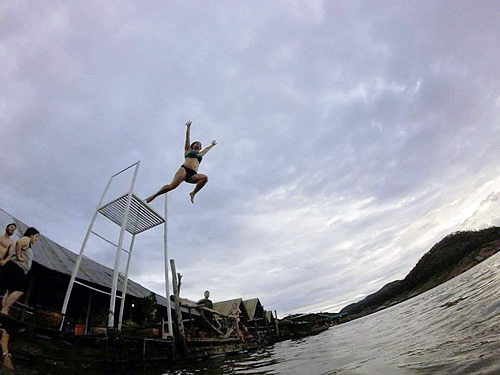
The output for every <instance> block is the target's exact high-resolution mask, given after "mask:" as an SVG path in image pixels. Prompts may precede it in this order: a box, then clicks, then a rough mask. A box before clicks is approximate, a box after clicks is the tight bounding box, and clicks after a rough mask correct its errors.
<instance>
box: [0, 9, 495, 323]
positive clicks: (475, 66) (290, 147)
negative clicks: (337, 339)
mask: <svg viewBox="0 0 500 375" xmlns="http://www.w3.org/2000/svg"><path fill="white" fill-rule="evenodd" d="M499 8H500V4H499V3H498V2H495V1H477V2H474V3H472V2H454V3H452V2H445V1H441V2H433V3H429V2H418V3H415V2H396V3H395V2H376V3H375V2H363V1H358V2H347V1H346V2H335V3H332V2H322V1H314V2H307V4H305V3H303V2H298V1H281V2H272V3H268V2H239V3H234V2H208V3H207V2H189V3H186V2H176V1H172V2H152V3H149V4H148V5H147V6H146V5H144V4H139V3H136V2H114V1H108V2H105V3H103V2H71V3H66V2H57V1H54V2H50V3H46V2H44V3H36V4H33V3H28V2H14V1H12V2H8V1H7V2H3V3H2V5H0V25H1V26H0V54H1V58H2V62H3V63H2V66H3V69H2V70H1V71H0V84H1V87H2V89H1V90H0V124H1V127H2V133H3V142H2V147H0V156H1V158H2V161H3V167H2V168H1V172H2V173H1V176H2V178H1V180H0V192H1V195H0V196H1V197H2V198H1V200H0V204H1V207H2V208H3V209H5V210H6V211H7V212H9V213H10V214H12V215H14V216H16V217H18V218H19V219H21V220H23V221H24V222H26V223H28V224H29V225H35V226H37V227H39V229H40V230H41V231H42V232H43V233H44V234H45V235H47V236H49V237H50V238H51V239H53V240H55V241H56V242H59V243H61V244H62V245H64V246H66V247H68V248H70V249H72V250H73V251H78V249H79V247H80V245H81V241H82V239H83V236H84V233H85V230H86V228H87V225H88V221H89V220H90V217H91V215H92V210H93V209H94V208H95V205H96V204H97V201H98V199H99V196H100V194H101V192H102V189H103V188H104V185H105V183H106V181H107V179H108V177H109V176H110V175H111V174H113V173H115V172H117V171H118V170H120V169H122V168H123V167H125V166H126V165H129V164H131V163H133V162H135V161H136V160H141V161H142V165H141V170H140V173H139V181H138V187H137V190H136V191H137V193H138V194H139V195H140V196H144V197H145V196H147V195H149V194H151V192H152V191H154V190H156V189H158V187H160V186H161V185H163V184H165V183H167V182H169V180H170V179H171V178H172V176H173V173H174V172H175V170H176V168H178V166H179V165H180V164H181V163H182V161H183V155H182V153H183V137H184V131H185V127H184V125H183V124H184V122H185V121H186V120H187V119H191V120H193V128H192V137H193V139H200V140H201V141H202V142H203V144H204V145H207V144H208V143H209V141H210V140H211V139H217V141H218V145H217V146H216V147H215V148H214V149H213V150H212V151H210V153H209V154H208V155H207V156H206V158H205V160H204V161H203V163H202V165H201V169H200V172H202V173H206V174H207V175H208V176H209V183H208V185H207V186H206V187H205V188H204V190H202V191H201V192H200V194H199V196H198V198H197V202H196V204H195V205H191V204H190V203H189V201H188V192H189V191H190V189H191V186H186V185H182V186H181V187H179V188H178V189H177V190H176V191H174V192H172V193H171V194H170V196H169V205H170V206H169V209H170V215H169V248H170V252H171V254H170V255H171V256H172V257H174V258H175V259H176V262H177V267H178V270H179V271H180V272H181V273H183V274H184V275H185V277H184V280H183V281H184V285H183V294H184V295H185V296H186V297H188V298H193V299H198V298H201V295H202V294H203V291H204V290H205V289H210V290H211V292H212V296H213V298H214V300H222V299H226V298H233V297H238V296H242V297H244V298H252V297H255V296H258V297H260V298H261V300H262V302H263V304H264V305H265V307H266V308H268V309H277V310H278V312H279V313H280V314H284V313H288V312H293V311H306V310H321V309H331V310H332V309H338V308H341V307H342V306H344V305H346V304H347V303H349V302H352V301H354V300H356V299H360V298H361V297H362V296H364V295H366V294H368V293H371V292H373V291H375V290H377V289H378V288H380V287H381V286H382V285H384V284H385V283H387V282H389V281H392V280H394V279H396V278H400V277H403V276H404V275H405V274H406V273H407V272H408V271H409V270H410V269H411V268H412V267H413V265H414V264H415V263H416V261H417V260H418V259H419V258H420V257H421V256H422V255H423V253H424V252H425V251H427V250H428V249H429V248H430V247H431V246H432V245H433V244H434V243H435V242H437V241H439V240H440V239H441V238H442V237H443V236H445V235H446V234H448V233H450V232H453V231H456V230H464V229H479V228H483V227H487V226H490V225H500V217H499V214H498V212H500V210H499V199H498V197H499V196H500V191H499V185H500V179H499V177H498V176H499V172H500V170H499V167H498V156H499V154H498V149H499V146H500V141H499V139H500V136H499V135H500V134H499V133H500V124H499V118H500V117H499V113H500V77H499V75H498V66H499V64H500V48H499V47H500V40H499V36H498V35H499V33H498V31H499V29H498V25H499V24H500V22H499V21H500V19H499V18H500V16H499V15H500V9H499ZM124 189H125V188H124ZM117 193H121V192H119V189H118V190H117ZM153 206H154V207H156V208H160V207H161V203H160V202H155V203H154V204H153ZM110 230H111V229H110ZM137 246H138V249H139V250H138V251H137V252H136V253H135V254H134V259H133V266H132V267H133V269H132V277H133V278H134V280H136V281H138V282H140V283H142V284H144V285H145V286H146V287H150V288H152V289H154V290H155V291H156V292H158V293H162V291H163V270H162V265H163V262H162V261H161V257H162V247H161V231H151V233H148V234H144V238H141V239H140V241H139V242H138V244H137ZM88 255H89V256H90V257H92V258H94V259H96V260H97V261H100V262H103V263H105V264H107V265H111V263H112V262H111V259H112V258H113V256H114V254H113V252H112V251H110V250H109V249H106V248H105V247H103V246H100V245H98V244H96V245H95V246H94V247H93V249H92V250H91V252H90V254H88Z"/></svg>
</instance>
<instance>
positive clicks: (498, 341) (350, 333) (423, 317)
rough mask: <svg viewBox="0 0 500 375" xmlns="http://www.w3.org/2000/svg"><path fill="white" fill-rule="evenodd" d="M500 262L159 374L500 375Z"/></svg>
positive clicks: (489, 262) (491, 260) (499, 257)
mask: <svg viewBox="0 0 500 375" xmlns="http://www.w3.org/2000/svg"><path fill="white" fill-rule="evenodd" d="M499 271H500V254H497V255H495V256H493V257H490V258H489V259H487V260H485V261H484V262H483V263H481V264H479V265H477V266H476V267H474V268H472V269H470V270H469V271H467V272H465V273H463V274H462V275H460V276H458V277H456V278H454V279H452V280H450V281H448V282H447V283H444V284H442V285H440V286H438V287H436V288H434V289H431V290H430V291H428V292H426V293H424V294H421V295H419V296H418V297H415V298H413V299H411V300H408V301H406V302H404V303H401V304H399V305H396V306H393V307H391V308H389V309H386V310H383V311H380V312H378V313H375V314H372V315H369V316H366V317H364V318H361V319H358V320H354V321H352V322H349V323H346V324H342V325H339V326H336V327H333V328H331V329H329V330H328V331H326V332H323V333H321V334H319V335H316V336H312V337H308V338H304V339H301V340H292V341H290V340H289V341H285V342H281V343H278V344H275V345H274V346H272V347H269V348H266V349H264V350H261V351H257V352H250V353H245V354H240V355H237V356H226V357H221V358H216V359H212V360H205V361H202V362H197V363H191V364H183V365H182V368H180V366H179V368H178V369H170V370H163V371H160V370H153V371H151V370H149V371H148V372H147V374H148V375H156V374H158V375H159V374H168V375H170V374H287V375H288V374H290V375H292V374H300V375H304V374H306V375H316V374H317V375H330V374H341V375H359V374H370V375H373V374H381V375H391V374H482V375H485V374H500V272H499Z"/></svg>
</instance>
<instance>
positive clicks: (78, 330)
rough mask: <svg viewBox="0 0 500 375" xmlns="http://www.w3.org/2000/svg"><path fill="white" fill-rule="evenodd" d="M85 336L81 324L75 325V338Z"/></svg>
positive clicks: (83, 327)
mask: <svg viewBox="0 0 500 375" xmlns="http://www.w3.org/2000/svg"><path fill="white" fill-rule="evenodd" d="M84 334H85V326H84V325H83V324H75V336H83V335H84Z"/></svg>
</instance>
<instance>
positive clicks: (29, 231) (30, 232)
mask: <svg viewBox="0 0 500 375" xmlns="http://www.w3.org/2000/svg"><path fill="white" fill-rule="evenodd" d="M34 234H40V232H39V231H38V229H36V228H33V227H29V228H28V229H26V232H24V237H29V236H33V235H34Z"/></svg>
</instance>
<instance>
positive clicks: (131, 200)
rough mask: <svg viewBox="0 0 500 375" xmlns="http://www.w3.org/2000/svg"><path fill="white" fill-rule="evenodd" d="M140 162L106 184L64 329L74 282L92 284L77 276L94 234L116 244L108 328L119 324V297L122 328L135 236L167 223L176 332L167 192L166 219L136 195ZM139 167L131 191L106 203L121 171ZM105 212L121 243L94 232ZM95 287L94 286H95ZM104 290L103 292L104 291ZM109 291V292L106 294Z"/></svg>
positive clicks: (167, 287) (77, 264)
mask: <svg viewBox="0 0 500 375" xmlns="http://www.w3.org/2000/svg"><path fill="white" fill-rule="evenodd" d="M140 163H141V162H140V161H138V162H136V163H134V164H132V165H130V166H128V167H127V168H125V169H122V170H121V171H120V172H118V173H116V174H114V175H113V176H111V177H110V179H109V181H108V184H107V185H106V187H105V189H104V192H103V194H102V196H101V199H100V201H99V203H98V205H97V208H96V210H95V212H94V215H93V216H92V219H91V221H90V225H89V228H88V230H87V234H86V235H85V238H84V240H83V243H82V247H81V249H80V253H79V254H78V257H77V259H76V262H75V266H74V268H73V273H72V275H71V279H70V282H69V284H68V288H67V290H66V296H65V297H64V303H63V307H62V310H61V313H62V315H63V319H62V321H61V326H60V327H59V329H60V330H62V328H63V325H64V319H65V314H66V310H67V308H68V303H69V299H70V296H71V291H72V290H73V285H74V284H75V283H77V284H79V285H83V286H86V287H89V288H91V287H90V286H87V285H85V284H84V283H81V282H79V281H76V277H77V275H78V271H79V269H80V264H81V261H82V258H83V253H84V251H85V247H86V246H87V242H88V240H89V237H90V235H91V234H94V235H95V236H97V237H99V238H101V239H102V240H104V241H106V242H108V243H109V244H111V245H113V246H115V247H116V257H115V266H114V269H113V279H112V284H111V293H109V295H110V300H109V312H108V329H112V328H114V327H115V303H116V299H117V298H121V303H120V313H119V319H118V326H117V328H118V330H121V327H122V320H123V310H124V307H125V297H126V293H127V286H128V272H129V267H130V259H131V258H132V250H133V247H134V243H135V236H136V235H137V234H139V233H142V232H144V231H146V230H148V229H151V228H153V227H156V226H157V225H160V224H163V225H164V237H163V243H164V244H163V246H164V256H165V291H166V298H167V319H168V333H169V334H170V335H173V330H172V314H171V305H170V283H169V276H168V272H169V271H168V247H167V220H166V218H167V206H168V201H167V194H165V217H164V218H163V217H162V216H161V215H160V214H158V213H157V212H156V211H155V210H154V209H152V208H151V207H150V206H148V205H147V204H146V203H144V202H143V201H142V200H141V199H139V198H138V197H137V196H136V195H134V193H133V192H134V186H135V181H136V178H137V173H138V171H139V165H140ZM132 167H135V170H134V175H133V177H132V181H131V183H130V187H129V191H128V193H127V194H125V195H123V196H121V197H119V198H117V199H115V200H113V201H111V202H109V203H107V204H104V205H103V201H104V197H105V196H106V193H107V192H108V190H109V187H110V186H111V183H112V181H113V179H114V178H115V177H116V176H118V175H119V174H121V173H123V172H125V171H127V170H129V169H130V168H132ZM99 213H100V214H101V215H103V216H105V217H106V218H108V219H109V220H111V221H112V222H114V223H115V224H117V225H119V226H120V235H119V239H118V244H115V243H113V242H112V241H110V240H108V239H106V238H105V237H104V236H102V235H100V234H98V233H96V232H94V231H93V227H94V223H95V221H96V219H97V216H98V214H99ZM125 231H127V232H128V233H130V234H131V235H132V239H131V242H130V247H129V250H128V251H127V250H126V249H124V248H123V242H124V237H125ZM122 251H125V252H126V253H128V259H127V266H126V269H125V275H124V281H123V290H122V293H121V296H117V287H118V277H119V268H120V255H121V252H122ZM91 289H92V288H91ZM101 292H102V291H101ZM106 294H108V293H106Z"/></svg>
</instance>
